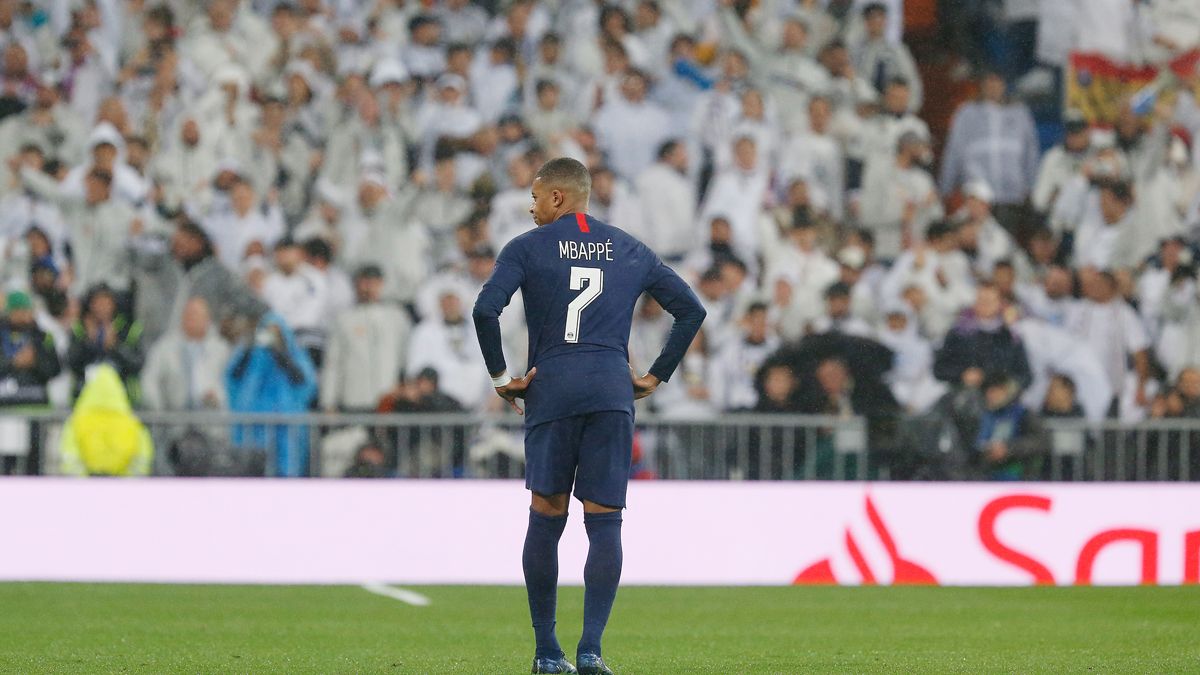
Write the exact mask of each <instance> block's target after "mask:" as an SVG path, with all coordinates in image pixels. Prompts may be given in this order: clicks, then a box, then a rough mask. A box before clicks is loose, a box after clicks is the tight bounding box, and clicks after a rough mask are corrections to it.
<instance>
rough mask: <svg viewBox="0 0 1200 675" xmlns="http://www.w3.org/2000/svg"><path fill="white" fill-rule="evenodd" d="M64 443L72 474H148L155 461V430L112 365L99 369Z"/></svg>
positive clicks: (71, 420)
mask: <svg viewBox="0 0 1200 675" xmlns="http://www.w3.org/2000/svg"><path fill="white" fill-rule="evenodd" d="M59 443H60V444H59V453H60V454H61V456H62V467H61V469H62V473H63V474H64V475H67V476H146V475H149V474H150V470H151V466H152V463H153V460H154V444H153V441H151V439H150V432H148V431H146V427H144V426H142V423H141V422H140V421H138V418H137V417H136V416H134V414H133V407H132V406H130V405H129V397H128V395H127V394H126V393H125V387H124V386H122V385H121V377H120V375H118V374H117V371H116V369H114V368H113V367H112V366H110V365H108V364H102V365H100V366H98V367H97V368H96V371H95V373H94V374H93V376H92V377H91V379H90V380H88V383H87V384H86V385H85V386H84V387H83V391H82V392H80V394H79V400H77V401H76V402H75V407H74V408H73V409H72V411H71V416H70V417H68V418H67V423H66V425H65V426H64V427H63V431H62V440H61V441H60V442H59Z"/></svg>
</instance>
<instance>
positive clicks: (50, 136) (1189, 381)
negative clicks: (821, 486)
mask: <svg viewBox="0 0 1200 675" xmlns="http://www.w3.org/2000/svg"><path fill="white" fill-rule="evenodd" d="M903 4H904V2H903V0H888V1H887V2H877V1H872V0H791V1H789V0H761V1H758V2H748V1H745V0H732V1H731V0H716V1H713V0H693V1H688V2H685V1H683V0H620V1H617V2H611V3H605V2H601V1H598V0H558V1H547V2H531V1H529V0H512V1H510V2H499V3H497V2H491V3H488V2H481V3H471V2H467V1H466V0H437V1H435V0H424V1H413V0H408V1H406V0H295V2H288V1H278V0H211V1H210V2H207V3H197V2H190V1H186V0H165V1H163V2H161V3H156V2H153V1H146V0H124V1H120V0H34V1H32V2H29V1H26V2H19V1H17V0H0V52H2V64H0V66H2V67H0V158H3V159H4V160H5V161H6V165H5V166H4V167H3V168H2V169H0V171H3V176H2V180H0V284H2V285H3V288H4V290H5V293H4V295H3V299H4V301H5V306H4V310H3V320H2V323H0V339H2V344H3V349H4V355H3V361H2V364H0V406H5V407H9V408H14V407H31V406H33V407H36V406H55V407H69V406H70V405H71V404H72V402H73V401H74V400H75V398H76V397H77V396H78V395H79V392H80V389H81V388H82V386H83V384H84V382H85V380H86V374H87V373H88V372H89V369H91V368H92V367H93V366H95V365H96V364H100V363H108V364H110V365H111V366H112V367H113V368H114V369H115V370H116V371H117V373H118V374H119V376H120V378H121V380H122V381H123V382H124V383H125V386H126V390H127V394H128V396H129V398H130V399H131V400H132V401H133V404H134V406H135V407H140V408H144V409H148V410H205V409H207V410H224V409H232V410H243V411H285V412H286V411H302V410H308V409H319V410H325V411H350V412H362V411H375V410H383V411H446V410H467V411H485V410H498V409H499V407H500V405H501V404H502V403H503V402H502V401H501V400H500V399H498V398H497V397H495V396H494V395H492V392H491V384H490V382H489V377H488V374H487V373H486V372H485V369H484V367H483V365H482V359H481V356H480V353H479V347H478V345H477V343H476V339H475V336H474V331H473V328H472V326H471V322H470V321H469V314H470V308H471V304H472V303H473V301H474V298H475V295H476V294H477V292H478V289H479V288H480V287H481V285H482V284H483V282H484V281H485V280H486V278H487V277H488V275H489V274H490V272H491V268H492V265H493V263H494V260H495V255H496V252H497V251H498V250H499V249H500V248H501V247H503V246H504V245H505V243H506V242H508V241H509V240H510V239H512V238H513V237H514V236H516V235H517V234H519V233H520V232H522V231H524V230H525V229H527V228H529V227H531V226H532V223H531V219H530V216H529V214H528V208H529V189H530V184H531V180H532V176H533V174H534V172H535V171H536V170H537V168H538V167H539V166H540V165H541V163H542V162H543V161H545V160H546V159H548V158H551V157H555V156H562V155H566V156H571V157H575V158H577V159H579V160H581V161H583V162H584V163H585V164H586V165H587V166H588V167H589V168H590V169H591V172H592V180H593V193H592V203H591V212H592V214H594V215H595V216H596V217H597V218H600V219H603V220H606V221H609V222H611V223H613V224H615V225H617V226H619V227H621V228H623V229H626V230H628V231H630V232H631V233H633V234H635V235H636V236H638V237H639V238H641V239H643V240H644V241H645V242H647V243H648V244H650V245H651V247H652V248H653V249H654V250H655V251H656V252H657V253H658V254H659V255H660V256H661V257H662V258H663V259H664V260H666V261H668V262H670V263H671V264H673V265H675V266H676V267H677V268H678V269H679V270H680V271H681V273H683V274H685V275H686V277H687V278H688V279H689V280H690V281H692V282H693V284H694V287H695V289H696V291H697V293H698V294H699V295H700V297H701V298H702V300H703V302H704V304H705V306H706V309H707V310H708V316H709V319H708V321H707V322H706V324H705V326H704V329H703V332H702V336H701V338H700V339H698V340H697V342H696V343H695V345H693V348H692V350H691V352H690V353H689V355H688V357H687V359H686V360H685V363H684V365H683V366H682V367H681V369H680V372H679V373H678V374H677V376H676V377H675V378H674V379H673V380H672V381H671V382H670V383H668V384H666V385H664V386H663V387H662V388H661V389H660V391H659V393H658V394H656V396H655V397H652V398H651V399H649V401H648V405H650V406H652V409H653V410H654V411H655V412H657V413H660V414H661V415H663V416H667V417H673V418H678V419H690V418H705V417H709V416H712V415H714V414H718V413H722V412H727V411H741V410H757V411H761V412H812V413H829V414H846V415H849V414H862V415H867V416H869V417H871V418H872V419H881V418H888V417H897V416H900V415H930V414H943V415H948V416H952V417H953V416H961V415H967V416H969V417H970V418H971V419H972V420H973V422H972V425H973V426H971V431H969V432H966V441H967V445H969V446H972V447H975V448H977V449H978V450H979V452H980V453H982V454H983V455H985V456H986V457H988V462H990V463H991V465H993V466H994V467H1008V466H1010V465H1012V463H1013V461H1014V458H1016V459H1019V458H1020V456H1021V453H1022V449H1021V448H1023V447H1026V446H1031V445H1032V444H1029V443H1025V444H1024V445H1023V444H1022V443H1021V442H1019V441H1020V439H1019V438H1018V437H1019V435H1020V433H1023V432H1022V431H1019V430H1027V431H1028V430H1029V429H1031V428H1032V427H1034V426H1036V425H1034V424H1033V423H1032V422H1033V421H1034V420H1035V419H1036V418H1037V417H1040V416H1057V417H1070V416H1079V417H1087V418H1089V419H1093V420H1099V419H1104V418H1108V417H1114V418H1118V419H1121V420H1125V421H1138V420H1143V419H1147V418H1151V417H1172V416H1175V417H1184V416H1186V417H1200V296H1198V294H1197V275H1196V267H1195V265H1194V256H1195V254H1196V252H1197V244H1200V238H1198V235H1200V156H1198V155H1197V154H1196V153H1194V152H1193V151H1192V144H1193V139H1194V138H1197V137H1198V136H1197V135H1198V134H1200V104H1198V103H1197V99H1196V92H1197V91H1200V89H1198V88H1197V87H1198V86H1200V75H1197V74H1195V73H1193V77H1192V79H1190V80H1187V79H1185V80H1184V81H1183V82H1182V83H1180V86H1178V87H1176V88H1175V91H1173V92H1171V94H1170V95H1165V94H1164V95H1163V96H1160V99H1159V100H1158V101H1156V102H1155V104H1154V105H1153V106H1152V107H1151V108H1152V109H1150V110H1148V111H1147V112H1145V113H1144V114H1141V115H1138V114H1135V113H1134V112H1133V110H1132V109H1131V108H1129V106H1125V109H1124V112H1123V113H1122V114H1121V115H1120V117H1119V119H1118V120H1117V121H1116V124H1115V125H1113V126H1112V128H1100V127H1093V126H1090V125H1089V124H1088V123H1087V121H1086V120H1085V119H1084V118H1083V116H1082V115H1080V114H1079V112H1078V111H1074V110H1067V111H1065V113H1063V114H1062V119H1061V122H1062V124H1061V127H1059V128H1061V129H1062V133H1061V138H1059V139H1058V140H1057V141H1056V142H1055V143H1054V144H1053V147H1050V148H1049V149H1048V150H1046V151H1045V152H1043V149H1042V147H1041V141H1040V140H1039V128H1040V127H1039V123H1038V122H1040V121H1041V120H1039V121H1038V122H1035V119H1034V116H1033V114H1031V111H1030V108H1029V107H1028V106H1027V105H1026V103H1024V102H1023V101H1022V100H1021V99H1020V97H1018V96H1014V95H1013V94H1012V92H1014V91H1015V90H1019V89H1020V87H1015V86H1014V85H1017V84H1018V83H1019V82H1020V83H1027V82H1029V81H1031V79H1032V80H1036V76H1038V75H1039V74H1041V73H1047V74H1049V77H1050V79H1052V80H1053V79H1054V78H1057V79H1059V80H1061V77H1062V68H1063V63H1064V58H1065V56H1064V55H1065V53H1066V52H1068V51H1070V50H1072V49H1095V50H1099V51H1106V52H1108V51H1111V50H1113V49H1124V50H1125V52H1123V53H1121V54H1117V55H1116V56H1117V57H1120V58H1126V59H1130V60H1135V61H1136V60H1139V59H1141V60H1146V61H1148V62H1159V61H1162V60H1164V59H1167V58H1170V57H1172V56H1176V55H1179V54H1182V53H1186V52H1187V51H1188V50H1190V49H1193V48H1195V47H1197V46H1198V45H1200V5H1197V4H1195V3H1187V2H1172V1H1170V0H1149V1H1148V2H1145V3H1140V5H1139V7H1138V8H1137V10H1136V11H1138V12H1140V14H1138V16H1137V17H1132V18H1131V17H1127V16H1126V14H1128V13H1129V12H1132V11H1135V9H1133V7H1134V5H1135V4H1136V3H1130V2H1127V1H1126V0H1103V1H1094V2H1092V1H1090V2H1087V3H1083V2H1061V3H1059V2H1041V3H1039V2H1036V1H1035V0H1024V1H1021V0H1004V1H1003V2H999V3H990V4H992V5H996V6H998V7H999V8H1000V9H1001V10H1002V12H1001V13H1000V15H999V16H996V15H994V12H993V13H989V12H988V11H987V9H986V8H984V7H982V6H984V5H989V3H982V2H979V3H976V2H943V3H939V4H940V5H941V6H942V7H941V10H942V11H943V13H945V14H946V15H945V16H943V19H942V21H941V24H942V26H943V29H944V30H945V31H946V32H947V40H946V44H947V45H949V46H950V47H951V48H953V49H954V50H955V54H957V55H958V58H959V59H960V61H959V62H958V63H957V65H956V67H955V71H956V72H957V73H958V76H960V77H970V78H974V79H976V80H977V82H978V96H977V98H975V99H974V100H971V101H969V102H967V103H965V104H964V105H962V106H961V107H960V108H959V109H958V111H957V112H956V113H955V115H954V118H953V122H952V124H951V127H950V131H949V134H948V136H947V137H946V139H945V142H944V144H939V143H937V142H936V141H935V139H934V138H932V137H931V134H930V130H929V126H928V125H927V123H926V121H924V120H923V119H922V117H921V116H920V114H919V113H920V112H921V110H922V107H923V102H924V101H927V100H929V99H930V98H931V97H932V96H942V95H944V92H939V91H930V90H927V89H926V88H925V87H924V86H923V84H922V77H921V74H920V72H919V71H918V68H917V64H916V62H915V61H914V59H913V56H912V54H911V53H910V51H909V49H908V47H906V45H905V43H904V42H903V41H902V40H901V36H902V34H903V26H902V21H903V14H904V9H903ZM1134 19H1136V20H1134ZM980 21H989V22H992V23H991V24H989V25H991V26H992V27H993V28H994V29H995V32H996V33H997V35H1001V36H1007V37H1006V39H1008V40H1009V41H1010V43H1009V46H1010V47H1011V48H1012V49H1010V50H1009V51H1010V52H1014V53H1015V55H1014V54H1009V56H1008V57H1006V60H1004V61H1003V62H998V61H997V59H996V58H994V56H993V55H991V54H990V52H989V51H988V50H987V49H986V48H985V47H986V45H984V46H981V45H980V41H981V40H982V39H983V38H982V37H981V35H986V31H983V32H981V31H980V30H978V24H979V22H980ZM1039 22H1041V23H1043V24H1047V25H1055V26H1058V25H1063V26H1072V27H1076V28H1077V29H1076V30H1073V31H1072V30H1062V31H1060V30H1057V29H1055V30H1050V31H1046V30H1043V31H1038V30H1037V28H1038V24H1039ZM963 26H974V28H972V29H971V30H967V29H965V28H962V27H963ZM1118 33H1119V35H1118ZM1033 35H1036V39H1034V38H1033V37H1032V36H1033ZM1142 46H1145V48H1142ZM1022 50H1023V51H1024V52H1025V53H1016V52H1022ZM1022 59H1023V60H1022ZM1014 63H1016V64H1019V65H1016V66H1014V65H1013V64H1014ZM1061 112H1062V111H1061V110H1058V111H1056V113H1061ZM937 145H940V146H941V150H940V156H935V152H934V149H935V146H937ZM670 322H671V319H670V317H669V316H667V315H665V313H664V312H663V311H662V309H661V308H659V307H657V306H656V305H655V304H654V303H653V301H649V300H647V301H645V302H644V303H643V304H642V305H641V307H640V308H639V310H638V313H637V315H636V317H635V322H634V329H633V335H632V337H631V341H630V360H631V362H632V364H633V366H634V367H635V368H641V369H644V368H645V367H647V365H648V364H649V363H650V362H651V361H652V360H653V358H654V356H655V355H656V354H657V351H658V349H659V347H660V346H661V344H662V342H663V339H664V336H665V333H666V331H667V330H668V329H669V327H670ZM503 325H504V331H505V340H506V347H507V349H508V350H509V362H510V363H513V364H522V363H524V361H525V352H526V349H527V346H526V344H525V340H526V337H525V333H524V326H523V317H522V315H521V306H520V302H519V300H516V299H514V302H513V304H512V305H511V306H510V308H509V310H508V311H507V312H506V313H505V315H504V317H503ZM1014 430H1018V431H1014ZM1029 433H1033V431H1029Z"/></svg>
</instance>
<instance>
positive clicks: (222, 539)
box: [0, 478, 1200, 585]
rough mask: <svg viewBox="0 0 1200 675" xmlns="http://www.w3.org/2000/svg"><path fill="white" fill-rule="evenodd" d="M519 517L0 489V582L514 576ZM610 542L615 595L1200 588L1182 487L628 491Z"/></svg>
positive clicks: (474, 505) (375, 497) (59, 485)
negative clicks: (673, 588) (851, 588)
mask: <svg viewBox="0 0 1200 675" xmlns="http://www.w3.org/2000/svg"><path fill="white" fill-rule="evenodd" d="M527 508H528V496H527V493H526V492H525V490H524V489H523V487H522V486H521V484H520V483H518V482H510V481H456V480H445V481H405V480H361V481H338V480H296V481H285V480H272V481H267V480H247V479H243V480H236V479H235V480H220V479H210V480H196V479H150V480H116V479H114V480H69V479H55V478H29V479H25V478H8V479H0V513H3V514H4V518H3V520H4V523H5V524H4V527H3V531H4V534H3V539H2V541H3V551H2V553H0V579H2V580H55V581H138V582H198V583H203V582H212V583H322V584H325V583H331V584H332V583H338V584H340V583H364V582H391V583H403V584H425V583H430V584H520V583H522V573H521V547H522V543H523V540H524V536H525V524H526V512H527ZM571 508H572V513H571V516H570V522H569V523H568V525H567V533H566V534H565V535H564V538H563V542H562V544H561V545H560V557H561V564H560V569H561V575H562V582H563V583H567V584H578V583H582V573H583V562H584V557H585V555H586V553H587V537H586V535H585V534H584V529H583V523H582V520H583V518H582V509H581V508H579V504H578V503H577V502H576V503H573V504H572V506H571ZM623 533H624V548H625V569H624V573H623V575H622V583H627V584H700V585H707V584H719V585H733V584H764V585H786V584H791V583H840V584H892V583H924V584H935V583H936V584H945V585H1023V584H1032V583H1046V584H1061V585H1066V584H1179V583H1197V582H1200V485H1189V484H1154V483H1143V484H1066V485H1064V484H1046V483H1003V484H981V483H971V484H917V483H890V484H889V483H881V484H856V483H811V482H793V483H773V482H720V483H713V482H653V481H647V482H635V483H634V484H632V485H631V486H630V494H629V510H628V511H626V513H625V524H624V531H623Z"/></svg>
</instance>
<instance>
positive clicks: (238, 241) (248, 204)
mask: <svg viewBox="0 0 1200 675" xmlns="http://www.w3.org/2000/svg"><path fill="white" fill-rule="evenodd" d="M229 206H230V208H229V210H228V211H224V210H221V211H216V210H210V212H209V214H208V217H207V218H205V219H204V221H203V222H202V225H203V226H204V230H205V232H207V233H208V236H209V239H210V240H211V241H212V243H213V248H214V249H215V250H216V253H217V256H218V257H219V258H220V260H221V262H222V263H224V264H225V266H226V267H228V268H229V269H231V270H239V269H242V261H244V260H245V259H246V258H247V257H248V256H250V255H253V254H258V255H262V254H263V253H265V252H266V251H268V250H270V249H271V247H273V246H274V245H275V242H277V241H278V240H279V239H280V238H281V237H282V236H283V234H284V222H283V214H282V213H281V212H280V210H279V208H278V206H276V205H270V206H268V205H265V204H262V203H261V202H260V201H259V198H258V194H257V193H256V192H255V189H254V186H253V185H252V184H251V183H250V180H249V179H248V178H246V177H244V176H236V177H235V178H234V179H233V181H232V183H231V184H230V186H229Z"/></svg>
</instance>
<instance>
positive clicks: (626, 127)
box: [593, 70, 671, 181]
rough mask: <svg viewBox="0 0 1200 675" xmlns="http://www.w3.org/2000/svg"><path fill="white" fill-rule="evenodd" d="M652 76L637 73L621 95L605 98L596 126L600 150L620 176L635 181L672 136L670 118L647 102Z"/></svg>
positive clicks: (626, 81) (625, 80)
mask: <svg viewBox="0 0 1200 675" xmlns="http://www.w3.org/2000/svg"><path fill="white" fill-rule="evenodd" d="M648 90H649V77H648V76H647V75H646V74H645V73H642V72H640V71H638V70H630V71H628V72H627V73H626V74H625V75H624V77H623V78H622V79H621V89H620V96H619V97H617V98H614V99H606V102H605V103H604V105H602V106H601V107H600V109H599V110H597V111H596V115H595V118H594V120H593V124H594V127H595V130H596V135H597V137H598V138H599V140H600V147H601V148H602V149H603V150H604V152H605V153H607V155H608V157H609V161H611V162H612V167H613V170H614V171H615V172H616V174H617V175H618V176H620V177H621V178H623V179H625V180H627V181H633V180H635V179H637V177H638V175H639V174H641V172H642V171H643V170H645V169H646V168H647V167H649V166H650V165H651V164H653V163H654V160H655V156H654V153H655V152H656V151H657V149H658V148H659V147H660V146H662V144H663V143H664V142H666V141H667V139H668V138H669V137H670V132H671V131H670V130H671V124H670V117H669V116H668V115H667V112H666V111H665V110H663V108H662V107H661V106H659V105H658V104H657V103H654V102H651V101H648V100H647V99H646V93H647V91H648Z"/></svg>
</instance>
